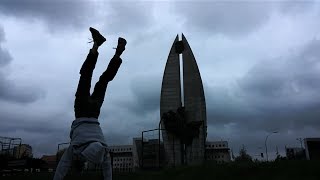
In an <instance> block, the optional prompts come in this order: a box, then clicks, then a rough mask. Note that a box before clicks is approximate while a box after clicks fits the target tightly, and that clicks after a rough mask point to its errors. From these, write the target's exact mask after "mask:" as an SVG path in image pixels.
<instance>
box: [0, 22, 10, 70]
mask: <svg viewBox="0 0 320 180" xmlns="http://www.w3.org/2000/svg"><path fill="white" fill-rule="evenodd" d="M4 41H5V34H4V30H3V28H2V26H0V68H2V67H3V66H5V65H7V64H8V63H9V62H10V61H11V60H12V57H11V56H10V54H9V52H8V51H7V50H6V49H4V48H3V47H2V45H1V43H2V42H4Z"/></svg>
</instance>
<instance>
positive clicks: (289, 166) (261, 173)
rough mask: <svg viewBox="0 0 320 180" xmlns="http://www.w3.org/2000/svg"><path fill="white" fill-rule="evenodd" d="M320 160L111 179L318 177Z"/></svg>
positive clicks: (89, 175) (187, 169) (6, 179)
mask: <svg viewBox="0 0 320 180" xmlns="http://www.w3.org/2000/svg"><path fill="white" fill-rule="evenodd" d="M319 165H320V161H281V162H272V163H228V164H215V163H206V164H204V165H201V166H193V167H177V168H171V169H165V170H161V171H141V172H135V173H130V174H114V177H113V179H114V180H125V179H128V180H149V179H150V180H160V179H161V180H164V179H165V180H171V179H172V180H173V179H174V180H213V179H222V180H235V179H245V180H295V179H297V180H298V179H299V180H300V179H304V180H320V173H319V167H320V166H319ZM52 178H53V174H52V173H50V174H49V173H38V174H37V175H23V177H22V175H20V176H11V177H0V179H1V180H2V179H3V180H18V179H19V180H20V179H21V180H26V179H30V180H31V179H32V180H40V179H41V180H45V179H52ZM65 179H66V180H71V179H77V180H84V179H86V180H87V179H90V180H98V179H102V177H101V176H99V175H98V174H96V173H87V174H85V175H83V176H81V177H79V176H77V177H76V176H67V177H66V178H65Z"/></svg>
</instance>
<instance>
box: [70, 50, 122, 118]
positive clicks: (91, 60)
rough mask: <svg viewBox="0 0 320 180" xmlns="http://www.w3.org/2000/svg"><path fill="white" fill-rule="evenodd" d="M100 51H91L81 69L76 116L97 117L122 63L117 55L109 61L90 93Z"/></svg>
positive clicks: (75, 108) (76, 100) (75, 106)
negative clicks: (108, 88)
mask: <svg viewBox="0 0 320 180" xmlns="http://www.w3.org/2000/svg"><path fill="white" fill-rule="evenodd" d="M98 55H99V54H98V53H96V54H94V53H92V52H91V50H90V52H89V54H88V56H87V59H86V60H85V61H84V63H83V65H82V67H81V70H80V80H79V84H78V88H77V92H76V95H75V96H76V98H75V101H74V112H75V116H76V118H80V117H93V118H97V119H98V117H99V114H100V108H101V106H102V104H103V101H104V96H105V93H106V90H107V86H108V83H109V82H110V81H112V80H113V78H114V77H115V75H116V74H117V72H118V69H119V67H120V65H121V63H122V59H121V58H120V57H119V56H117V55H115V56H114V57H113V58H112V59H111V60H110V62H109V65H108V67H107V69H106V70H105V72H103V74H102V75H101V76H100V78H99V81H98V82H97V83H96V85H95V86H94V91H93V93H92V94H91V95H90V87H91V79H92V73H93V70H94V68H95V66H96V63H97V59H98Z"/></svg>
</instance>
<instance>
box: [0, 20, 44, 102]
mask: <svg viewBox="0 0 320 180" xmlns="http://www.w3.org/2000/svg"><path fill="white" fill-rule="evenodd" d="M4 40H5V34H4V31H3V28H2V27H1V26H0V100H6V101H12V102H18V103H30V102H34V101H36V100H37V99H39V98H40V97H42V96H43V95H44V92H43V91H42V90H41V89H37V88H34V87H31V85H30V86H29V87H26V86H19V84H17V83H15V82H13V81H10V80H9V79H8V78H7V74H6V73H8V72H7V71H6V70H5V67H6V66H7V65H8V64H9V63H10V62H11V61H12V57H11V55H10V54H9V52H8V51H7V50H6V49H5V48H4V47H3V46H2V43H3V42H4Z"/></svg>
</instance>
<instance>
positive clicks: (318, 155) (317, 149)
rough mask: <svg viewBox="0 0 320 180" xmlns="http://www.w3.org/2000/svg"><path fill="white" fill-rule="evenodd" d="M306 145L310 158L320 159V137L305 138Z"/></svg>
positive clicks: (307, 155) (307, 156) (307, 154)
mask: <svg viewBox="0 0 320 180" xmlns="http://www.w3.org/2000/svg"><path fill="white" fill-rule="evenodd" d="M304 146H305V148H306V158H307V159H308V160H320V138H305V139H304Z"/></svg>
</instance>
